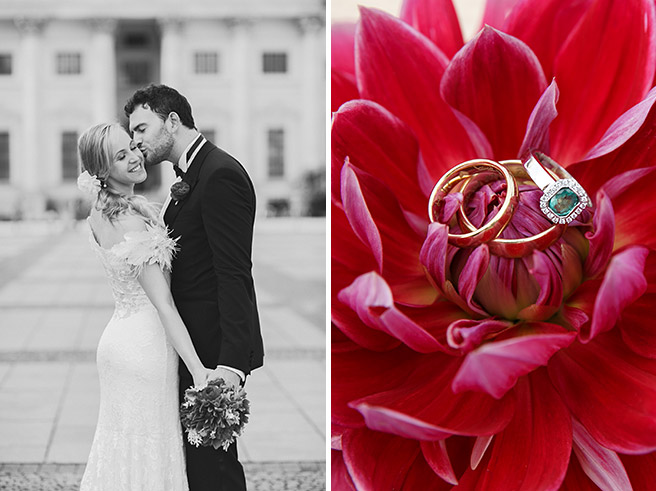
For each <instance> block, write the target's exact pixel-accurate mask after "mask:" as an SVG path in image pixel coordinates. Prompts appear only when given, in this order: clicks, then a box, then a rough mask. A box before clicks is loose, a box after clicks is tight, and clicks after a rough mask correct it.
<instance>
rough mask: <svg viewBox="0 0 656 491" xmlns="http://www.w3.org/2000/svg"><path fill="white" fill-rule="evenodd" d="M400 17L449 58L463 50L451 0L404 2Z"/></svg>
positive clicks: (405, 0) (406, 0)
mask: <svg viewBox="0 0 656 491" xmlns="http://www.w3.org/2000/svg"><path fill="white" fill-rule="evenodd" d="M399 17H401V19H402V20H404V21H405V22H407V23H408V24H410V25H411V26H412V27H414V28H415V29H417V30H418V31H419V32H421V33H422V34H423V35H424V36H426V37H427V38H428V39H430V40H431V41H433V43H435V45H436V46H437V47H438V48H440V49H441V50H442V52H443V53H444V54H445V55H446V56H448V57H449V58H451V57H452V56H453V55H454V54H455V52H456V51H458V50H459V49H460V48H462V44H463V41H462V32H461V31H460V24H459V22H458V16H457V15H456V11H455V9H454V8H453V2H452V1H451V0H404V2H403V5H402V6H401V14H400V15H399Z"/></svg>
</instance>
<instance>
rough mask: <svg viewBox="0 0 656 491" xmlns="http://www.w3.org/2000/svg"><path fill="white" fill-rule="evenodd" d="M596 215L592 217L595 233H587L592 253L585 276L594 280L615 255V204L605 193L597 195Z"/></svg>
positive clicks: (586, 264)
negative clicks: (613, 254) (612, 255)
mask: <svg viewBox="0 0 656 491" xmlns="http://www.w3.org/2000/svg"><path fill="white" fill-rule="evenodd" d="M595 201H596V207H597V209H596V210H595V214H594V215H593V217H592V224H593V226H594V232H586V234H585V237H586V238H587V239H588V241H589V243H590V252H589V253H588V257H587V258H586V259H585V275H586V276H588V277H590V278H594V277H596V276H597V275H598V274H599V273H601V272H602V271H603V270H604V268H605V267H606V265H607V264H608V261H609V259H610V256H611V254H612V253H613V242H614V240H615V213H614V212H613V204H612V203H611V201H610V198H608V196H607V195H606V193H605V192H604V191H599V192H598V193H597V199H596V200H595Z"/></svg>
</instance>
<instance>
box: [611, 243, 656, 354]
mask: <svg viewBox="0 0 656 491" xmlns="http://www.w3.org/2000/svg"><path fill="white" fill-rule="evenodd" d="M644 274H645V278H646V280H647V291H646V292H645V294H644V295H643V296H641V297H640V298H639V299H638V300H636V301H635V302H633V303H632V304H631V305H629V306H628V307H627V308H626V309H625V310H624V312H622V317H621V318H620V320H619V321H618V326H619V328H620V330H621V332H622V339H624V342H625V343H626V344H627V345H628V346H629V347H630V348H631V349H632V350H633V351H635V352H636V353H638V354H639V355H641V356H644V357H647V358H652V359H656V329H654V306H656V255H654V253H652V254H650V255H649V256H648V257H647V262H646V264H645V271H644Z"/></svg>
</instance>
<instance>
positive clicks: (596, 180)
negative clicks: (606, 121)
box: [567, 89, 656, 196]
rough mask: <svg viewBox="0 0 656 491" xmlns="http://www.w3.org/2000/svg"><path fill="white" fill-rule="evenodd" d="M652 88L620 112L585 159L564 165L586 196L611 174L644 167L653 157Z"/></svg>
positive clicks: (655, 110)
mask: <svg viewBox="0 0 656 491" xmlns="http://www.w3.org/2000/svg"><path fill="white" fill-rule="evenodd" d="M654 102H656V89H652V90H651V91H650V92H649V94H648V95H647V97H646V98H645V99H644V100H643V101H641V102H640V103H638V104H636V105H635V106H633V107H632V108H631V109H629V110H628V111H627V112H626V113H624V114H623V115H622V116H621V117H620V118H619V119H618V120H617V121H615V122H614V123H613V125H612V126H611V127H610V128H609V129H608V131H607V132H606V134H605V135H604V136H603V138H602V139H601V141H600V142H599V143H598V144H597V145H596V146H595V147H594V148H593V149H592V150H591V151H590V153H589V154H588V155H587V156H586V159H587V160H585V161H583V162H578V163H576V164H573V165H571V166H570V167H568V169H567V170H568V171H569V172H570V173H571V174H572V175H573V176H574V177H575V178H576V179H577V180H578V181H579V183H581V185H582V186H583V187H584V188H585V189H586V191H587V192H588V195H589V196H593V195H594V194H595V193H596V192H597V190H598V189H599V188H600V187H601V186H603V184H604V183H605V182H606V181H608V180H609V179H611V178H612V177H614V176H616V175H618V174H620V173H622V172H626V171H628V170H632V169H638V168H640V167H648V166H651V165H653V163H654V162H655V161H656V145H653V144H652V143H653V140H654V133H655V132H656V106H654Z"/></svg>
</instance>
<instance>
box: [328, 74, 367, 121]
mask: <svg viewBox="0 0 656 491" xmlns="http://www.w3.org/2000/svg"><path fill="white" fill-rule="evenodd" d="M359 97H360V96H359V94H358V87H357V85H356V84H355V76H353V75H349V74H348V73H342V72H337V71H335V70H331V71H330V110H331V111H332V112H335V111H337V110H338V109H339V108H340V107H341V105H342V104H344V103H345V102H348V101H350V100H352V99H357V98H359Z"/></svg>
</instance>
